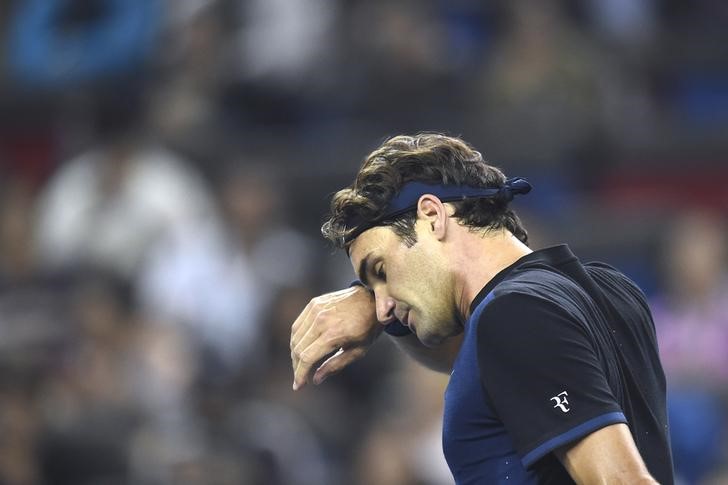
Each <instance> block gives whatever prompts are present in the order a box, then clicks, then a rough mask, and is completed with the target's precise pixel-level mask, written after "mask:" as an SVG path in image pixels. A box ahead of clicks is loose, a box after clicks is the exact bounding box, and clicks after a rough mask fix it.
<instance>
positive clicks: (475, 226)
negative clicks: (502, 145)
mask: <svg viewBox="0 0 728 485" xmlns="http://www.w3.org/2000/svg"><path fill="white" fill-rule="evenodd" d="M530 190H531V186H530V184H529V183H528V182H527V181H526V180H524V179H522V178H512V179H506V177H505V176H504V175H503V173H502V172H501V171H500V170H498V169H497V168H495V167H493V166H491V165H489V164H487V163H486V162H485V161H484V160H483V158H482V156H481V154H480V153H479V152H477V151H475V150H474V149H473V148H472V147H471V146H469V145H468V144H467V143H465V142H464V141H462V140H460V139H458V138H453V137H448V136H444V135H439V134H420V135H417V136H397V137H394V138H391V139H389V140H387V141H385V142H384V143H383V144H382V145H381V146H380V147H379V148H378V149H376V150H375V151H374V152H372V153H371V154H370V155H369V156H368V157H367V158H366V159H365V160H364V162H363V164H362V166H361V169H360V170H359V173H358V174H357V176H356V180H355V181H354V183H353V184H352V185H351V186H350V187H348V188H345V189H343V190H340V191H339V192H337V193H336V194H335V195H334V197H333V200H332V202H331V214H330V218H329V219H328V221H327V222H326V223H325V224H324V226H323V228H322V232H323V234H324V236H325V237H326V238H327V239H329V240H330V241H332V242H333V243H335V244H336V245H337V246H339V247H341V248H343V249H345V250H346V251H347V253H348V255H349V257H350V260H351V263H352V265H353V268H354V270H355V272H356V274H357V276H358V282H357V284H355V285H354V286H352V287H351V288H349V289H345V290H341V291H338V292H334V293H330V294H327V295H323V296H321V297H318V298H315V299H314V300H312V301H311V302H310V303H309V305H308V306H307V307H306V308H305V309H304V310H303V312H302V313H301V315H300V316H299V317H298V319H297V320H296V321H295V322H294V324H293V327H292V335H291V356H292V359H293V368H294V384H293V387H294V389H298V388H300V387H301V386H303V385H304V384H306V383H307V382H308V381H309V380H311V379H312V380H313V382H314V383H319V382H321V381H322V380H323V379H325V378H326V377H327V376H329V375H331V374H333V373H335V372H337V371H339V370H340V369H342V368H343V367H345V366H346V365H348V364H349V363H351V362H352V361H354V360H356V359H357V358H359V357H361V356H363V355H364V354H365V353H366V351H367V349H368V348H369V347H370V346H371V345H372V343H373V342H374V341H375V340H376V338H377V337H378V336H379V335H380V333H381V330H382V329H384V332H386V333H388V334H389V335H391V336H392V337H393V338H394V339H395V341H396V342H397V343H398V345H399V346H400V347H401V348H402V349H403V350H405V351H406V352H407V353H409V354H410V355H412V356H413V357H414V358H415V359H417V360H418V361H420V362H421V363H423V364H424V365H426V366H428V367H430V368H433V369H437V370H440V371H444V372H448V373H451V377H450V381H449V384H448V387H447V390H446V391H445V409H444V425H443V448H444V453H445V458H446V459H447V462H448V465H449V466H450V469H451V471H452V473H453V476H454V477H455V481H456V482H457V483H458V484H552V483H553V484H564V483H588V484H592V483H595V484H596V483H599V484H607V483H608V484H630V485H636V484H653V483H662V484H672V483H673V471H672V458H671V452H670V447H669V432H668V424H667V416H666V405H665V376H664V373H663V370H662V366H661V364H660V360H659V357H658V351H657V345H656V339H655V329H654V324H653V321H652V317H651V314H650V310H649V308H648V306H647V304H646V302H645V297H644V295H643V294H642V292H641V291H640V290H639V288H637V286H636V285H635V284H634V283H633V282H632V281H630V280H629V279H628V278H627V277H626V276H624V275H623V274H622V273H620V272H619V271H617V270H615V269H614V268H611V267H610V266H607V265H605V264H601V263H586V264H584V263H581V262H580V261H579V259H577V257H576V256H574V254H572V252H571V251H570V249H569V248H568V246H566V245H561V246H555V247H550V248H547V249H542V250H538V251H532V250H531V249H529V247H528V245H527V244H528V240H527V239H528V238H527V233H526V230H525V229H524V227H523V225H522V224H521V222H520V220H519V218H518V217H517V216H516V214H515V213H514V211H513V210H512V209H511V208H510V203H511V201H512V199H513V198H514V196H518V195H525V194H527V193H528V192H529V191H530ZM380 324H381V325H380ZM337 349H339V352H337V353H336V354H335V355H334V356H333V357H331V358H329V359H328V360H326V361H324V362H323V363H321V361H322V359H324V357H325V356H327V355H329V354H331V353H332V352H334V351H336V350H337ZM317 364H320V365H317ZM403 411H404V410H403Z"/></svg>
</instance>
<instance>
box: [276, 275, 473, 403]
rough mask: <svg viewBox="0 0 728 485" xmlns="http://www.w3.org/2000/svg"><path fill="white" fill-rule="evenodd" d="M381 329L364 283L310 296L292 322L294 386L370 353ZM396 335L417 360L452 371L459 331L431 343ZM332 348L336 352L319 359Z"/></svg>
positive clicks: (318, 379)
mask: <svg viewBox="0 0 728 485" xmlns="http://www.w3.org/2000/svg"><path fill="white" fill-rule="evenodd" d="M383 328H384V327H383V326H382V325H381V324H380V323H379V322H378V321H377V318H376V315H375V309H374V297H373V296H372V294H371V293H370V292H369V291H368V290H366V289H365V288H363V287H361V286H354V287H351V288H346V289H344V290H339V291H335V292H333V293H327V294H325V295H321V296H318V297H316V298H314V299H313V300H311V301H310V302H309V304H308V305H307V306H306V308H304V309H303V311H302V312H301V314H300V315H299V316H298V318H296V321H295V322H293V326H292V327H291V361H292V364H293V389H294V390H296V389H299V388H301V387H303V386H304V385H306V383H308V382H309V381H310V380H313V382H314V384H320V383H321V382H323V380H324V379H326V378H327V377H329V376H330V375H332V374H335V373H337V372H339V371H340V370H341V369H343V368H344V367H346V366H348V365H349V364H351V363H352V362H354V361H356V360H358V359H360V358H361V357H363V356H364V355H366V353H367V351H368V350H369V348H370V347H371V346H372V344H373V343H374V341H375V340H376V339H377V337H378V336H379V334H380V333H381V332H382V330H383ZM393 338H394V340H395V342H397V345H398V346H399V347H400V348H401V349H402V350H404V351H405V352H407V353H408V354H409V355H411V356H412V357H413V358H414V359H415V360H417V361H418V362H420V363H422V364H423V365H425V366H426V367H429V368H431V369H433V370H437V371H441V372H450V370H451V369H452V363H453V362H454V360H455V356H456V355H457V352H458V351H459V349H460V342H461V341H462V337H461V336H458V337H454V338H452V339H449V340H448V341H446V342H445V343H443V344H442V345H441V346H440V347H437V348H427V347H425V346H424V345H422V344H421V343H420V342H419V340H417V338H416V337H415V336H406V337H393ZM337 351H338V352H337ZM332 352H336V354H334V355H333V356H331V357H329V358H328V359H326V360H325V361H324V362H323V363H321V361H322V360H323V359H324V357H326V356H327V355H329V354H331V353H332ZM319 363H320V365H318V366H317V364H319Z"/></svg>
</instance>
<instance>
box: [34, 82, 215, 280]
mask: <svg viewBox="0 0 728 485" xmlns="http://www.w3.org/2000/svg"><path fill="white" fill-rule="evenodd" d="M118 94H119V96H120V97H119V98H116V99H104V100H101V101H100V106H99V107H98V109H99V114H98V119H97V130H98V135H97V136H98V138H97V146H96V147H93V148H91V149H89V150H87V151H86V152H84V153H82V154H80V155H78V156H77V157H75V158H73V159H72V160H70V161H68V162H66V163H64V164H62V165H61V166H60V167H59V169H58V171H57V172H56V173H55V174H54V175H53V177H52V179H51V180H50V182H49V184H48V186H47V187H46V188H45V190H44V192H43V194H42V195H41V198H40V200H39V207H38V220H37V233H36V237H37V240H36V243H37V248H38V251H39V256H40V258H41V260H42V262H43V263H44V264H46V265H49V266H51V267H55V268H59V269H72V268H73V267H74V266H83V265H85V264H90V265H94V266H99V267H103V268H108V269H111V270H114V271H116V272H118V273H119V274H120V275H123V276H125V277H130V276H131V275H132V274H133V272H134V271H136V270H138V269H139V264H140V263H141V262H142V260H143V258H144V256H145V254H146V252H147V251H148V250H149V248H150V247H151V245H152V244H153V243H154V242H155V241H157V240H158V239H160V238H162V237H164V236H165V235H166V234H169V233H171V232H173V231H175V232H180V231H182V232H193V231H199V230H202V229H203V228H205V227H208V226H209V225H210V224H213V225H214V220H215V210H214V206H213V203H212V200H211V195H210V194H209V192H208V188H207V187H206V185H205V183H204V181H203V180H202V179H201V178H200V177H199V176H198V175H197V174H196V173H195V171H194V170H192V169H191V167H189V166H188V165H187V164H186V163H185V162H184V161H182V160H180V159H179V158H178V157H177V156H175V155H174V154H173V153H171V152H169V151H167V150H165V149H164V148H162V147H161V146H159V145H158V144H157V143H155V141H154V140H153V139H148V138H147V137H145V136H144V135H143V129H144V114H145V106H144V103H143V101H142V99H140V98H142V97H143V94H142V93H140V92H138V91H135V90H133V88H132V90H131V91H123V90H122V91H120V92H119V93H118Z"/></svg>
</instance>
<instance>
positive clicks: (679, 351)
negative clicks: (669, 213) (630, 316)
mask: <svg viewBox="0 0 728 485" xmlns="http://www.w3.org/2000/svg"><path fill="white" fill-rule="evenodd" d="M726 234H727V233H726V227H725V222H724V220H723V219H722V218H720V217H718V216H716V215H712V214H710V213H703V212H692V213H690V212H688V213H684V214H679V215H678V216H677V217H676V219H675V222H674V223H673V225H672V227H671V229H670V232H669V234H668V237H667V239H666V250H665V253H664V260H663V261H664V263H663V264H664V268H663V269H664V271H665V279H664V285H665V288H664V292H663V294H661V295H658V296H656V297H655V298H654V299H653V302H652V307H653V310H654V317H655V323H656V325H657V334H658V337H659V344H660V353H661V356H662V361H663V365H664V367H665V373H666V375H667V381H668V388H669V399H668V406H669V409H668V411H669V413H670V425H671V437H672V444H673V453H674V460H675V468H676V471H677V473H678V475H679V476H681V477H682V478H683V479H684V480H686V481H687V483H702V482H701V480H703V479H704V478H706V477H707V476H708V475H709V474H711V473H712V472H714V470H715V467H716V466H717V465H718V464H719V463H720V462H721V461H724V460H725V459H726V457H725V451H726V450H725V447H726V445H728V442H726V439H725V436H726V429H727V426H728V353H726V348H728V259H727V258H728V240H727V239H726Z"/></svg>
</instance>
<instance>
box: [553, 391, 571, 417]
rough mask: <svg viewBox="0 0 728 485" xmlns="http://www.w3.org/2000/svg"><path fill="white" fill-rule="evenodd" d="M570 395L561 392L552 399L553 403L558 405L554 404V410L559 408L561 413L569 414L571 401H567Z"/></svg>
mask: <svg viewBox="0 0 728 485" xmlns="http://www.w3.org/2000/svg"><path fill="white" fill-rule="evenodd" d="M568 395H569V394H568V393H567V392H566V391H563V392H560V393H559V394H557V395H555V396H554V397H552V398H551V400H552V401H554V402H555V403H556V404H554V409H556V408H559V409H561V411H563V412H565V413H568V412H569V408H568V407H566V406H568V405H569V400H568V399H566V396H568Z"/></svg>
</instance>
